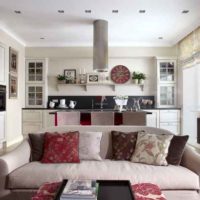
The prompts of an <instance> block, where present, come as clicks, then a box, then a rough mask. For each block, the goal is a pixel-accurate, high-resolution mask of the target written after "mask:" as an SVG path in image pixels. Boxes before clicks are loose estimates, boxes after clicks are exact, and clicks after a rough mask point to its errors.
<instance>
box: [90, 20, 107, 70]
mask: <svg viewBox="0 0 200 200" xmlns="http://www.w3.org/2000/svg"><path fill="white" fill-rule="evenodd" d="M93 69H94V70H96V71H98V72H106V71H108V22H107V21H105V20H96V21H94V38H93Z"/></svg>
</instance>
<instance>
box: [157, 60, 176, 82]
mask: <svg viewBox="0 0 200 200" xmlns="http://www.w3.org/2000/svg"><path fill="white" fill-rule="evenodd" d="M157 74H158V81H159V82H161V83H175V82H176V60H169V59H168V60H164V59H157Z"/></svg>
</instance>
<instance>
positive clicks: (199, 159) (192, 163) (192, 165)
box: [181, 145, 200, 175]
mask: <svg viewBox="0 0 200 200" xmlns="http://www.w3.org/2000/svg"><path fill="white" fill-rule="evenodd" d="M181 165H182V166H184V167H186V168H188V169H190V170H192V171H193V172H195V173H196V174H198V175H200V154H198V153H197V152H196V151H195V150H194V149H193V148H192V147H190V146H188V145H187V146H186V147H185V151H184V154H183V158H182V161H181Z"/></svg>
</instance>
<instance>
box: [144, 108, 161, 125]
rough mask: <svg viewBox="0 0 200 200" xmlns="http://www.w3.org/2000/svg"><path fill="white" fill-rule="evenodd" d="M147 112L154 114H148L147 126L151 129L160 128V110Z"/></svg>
mask: <svg viewBox="0 0 200 200" xmlns="http://www.w3.org/2000/svg"><path fill="white" fill-rule="evenodd" d="M144 111H147V112H151V113H152V114H147V115H146V116H147V118H146V120H147V126H150V127H155V128H157V127H159V110H144Z"/></svg>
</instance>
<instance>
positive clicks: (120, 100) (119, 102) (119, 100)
mask: <svg viewBox="0 0 200 200" xmlns="http://www.w3.org/2000/svg"><path fill="white" fill-rule="evenodd" d="M113 99H114V100H115V103H116V108H117V110H119V112H121V111H122V110H123V107H126V106H127V102H128V96H115V97H113Z"/></svg>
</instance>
